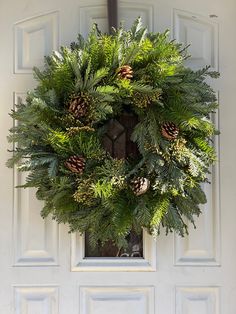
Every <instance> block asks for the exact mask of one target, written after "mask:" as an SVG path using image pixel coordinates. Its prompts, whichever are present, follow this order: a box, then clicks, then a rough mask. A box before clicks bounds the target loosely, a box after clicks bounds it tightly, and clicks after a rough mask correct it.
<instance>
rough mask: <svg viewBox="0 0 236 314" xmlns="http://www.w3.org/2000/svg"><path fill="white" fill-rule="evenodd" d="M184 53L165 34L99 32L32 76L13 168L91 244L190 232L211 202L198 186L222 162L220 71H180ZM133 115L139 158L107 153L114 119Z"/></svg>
mask: <svg viewBox="0 0 236 314" xmlns="http://www.w3.org/2000/svg"><path fill="white" fill-rule="evenodd" d="M186 58H187V55H186V49H184V48H183V47H182V46H181V45H180V44H177V43H176V42H175V41H170V40H169V39H168V32H165V33H148V32H147V30H146V29H145V28H143V27H142V25H141V21H140V19H137V20H136V21H135V22H134V24H133V26H132V28H131V29H130V30H128V31H125V30H124V29H123V28H122V27H120V28H119V29H117V30H115V29H114V30H113V34H112V35H107V34H102V33H101V32H100V31H99V30H98V28H97V26H96V25H94V27H93V29H92V31H91V32H90V34H89V36H88V39H87V40H85V39H84V38H83V37H82V36H81V35H79V36H78V40H77V41H76V42H74V43H72V44H71V46H70V47H61V49H60V51H59V52H56V51H55V52H53V54H52V55H51V56H48V57H46V58H45V66H44V69H43V70H39V69H37V68H34V73H35V77H36V79H37V80H38V85H37V87H36V88H35V90H34V91H31V92H29V93H28V95H27V99H26V102H25V103H24V104H23V103H22V104H20V105H18V106H17V108H16V109H15V110H14V111H12V112H11V114H10V115H11V116H12V118H13V119H15V120H16V121H17V123H16V124H15V126H14V127H13V128H12V129H11V130H10V135H9V137H8V139H9V141H10V142H13V143H17V146H16V145H15V148H14V150H13V152H14V154H13V157H12V158H11V159H9V160H8V162H7V165H8V166H9V167H13V166H14V165H16V167H17V169H18V170H19V171H29V174H28V177H27V180H26V183H25V184H24V185H23V187H36V188H37V193H36V195H37V198H38V199H40V200H43V201H44V207H43V209H42V212H41V214H42V216H43V217H46V216H47V215H49V214H52V217H53V218H54V219H56V220H57V222H58V223H68V224H69V226H70V231H72V232H73V231H79V232H80V233H83V232H85V231H89V233H90V240H91V243H92V244H94V245H96V243H97V241H101V242H102V243H105V242H106V241H107V240H112V241H114V242H115V243H116V244H117V245H118V246H123V245H125V241H126V240H125V238H126V237H127V235H128V234H129V232H130V230H136V232H141V230H142V228H145V229H147V230H148V231H149V232H150V233H151V234H153V235H154V236H156V235H158V234H159V232H160V228H161V227H164V228H165V229H166V232H167V233H168V232H169V231H176V232H177V233H178V234H180V235H182V236H184V235H185V234H187V233H188V228H187V221H190V222H191V223H193V224H194V218H195V216H198V215H199V214H200V213H201V210H200V208H199V204H202V203H205V202H206V196H205V194H204V192H203V190H202V188H201V183H203V182H207V181H208V179H207V177H208V173H209V167H210V166H211V165H212V163H213V162H214V161H215V160H216V154H215V151H214V148H213V146H212V137H213V136H214V135H215V134H217V130H216V129H215V126H214V125H213V124H212V122H211V119H210V116H211V113H212V112H214V110H215V109H216V108H217V103H216V96H215V93H214V91H213V90H212V88H211V87H210V86H209V85H208V84H207V83H206V78H207V77H212V78H217V77H218V73H217V72H212V71H210V69H209V67H205V68H203V69H201V70H198V71H193V70H191V69H189V68H187V67H185V66H184V60H185V59H186ZM127 112H128V113H129V114H130V113H131V114H133V115H135V116H136V117H137V120H138V123H137V124H136V126H135V127H134V129H133V132H132V135H131V140H132V141H133V142H134V143H136V144H137V147H138V151H139V153H138V155H137V156H136V157H135V158H132V157H129V156H128V157H127V158H120V159H118V158H115V157H113V156H111V155H110V154H109V153H108V151H107V150H106V149H105V148H104V146H103V144H102V143H103V137H104V133H105V132H106V127H107V123H108V121H110V120H111V119H117V118H118V117H119V116H121V115H122V114H123V113H127Z"/></svg>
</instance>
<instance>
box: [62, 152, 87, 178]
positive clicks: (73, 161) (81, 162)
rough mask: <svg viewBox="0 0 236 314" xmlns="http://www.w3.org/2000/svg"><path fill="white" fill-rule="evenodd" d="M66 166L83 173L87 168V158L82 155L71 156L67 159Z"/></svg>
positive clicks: (75, 171) (72, 170)
mask: <svg viewBox="0 0 236 314" xmlns="http://www.w3.org/2000/svg"><path fill="white" fill-rule="evenodd" d="M65 166H66V168H68V169H69V170H70V171H71V172H74V173H78V174H82V173H83V171H84V168H85V159H84V157H82V156H71V157H69V158H68V159H67V160H66V161H65Z"/></svg>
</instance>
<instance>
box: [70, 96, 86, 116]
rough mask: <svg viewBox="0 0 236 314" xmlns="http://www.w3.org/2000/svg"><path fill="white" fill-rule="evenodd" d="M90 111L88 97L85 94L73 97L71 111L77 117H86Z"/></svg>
mask: <svg viewBox="0 0 236 314" xmlns="http://www.w3.org/2000/svg"><path fill="white" fill-rule="evenodd" d="M87 111H88V99H87V97H85V96H84V95H80V96H76V97H74V98H72V100H71V101H70V103H69V112H70V113H72V114H73V116H74V117H75V118H77V119H79V118H81V117H84V116H85V115H86V114H87Z"/></svg>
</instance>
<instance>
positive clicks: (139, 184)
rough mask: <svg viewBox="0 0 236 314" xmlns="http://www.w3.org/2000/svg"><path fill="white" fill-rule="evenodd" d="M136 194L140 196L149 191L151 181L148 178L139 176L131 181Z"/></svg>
mask: <svg viewBox="0 0 236 314" xmlns="http://www.w3.org/2000/svg"><path fill="white" fill-rule="evenodd" d="M130 184H131V185H130V186H131V189H132V190H133V192H134V194H135V195H137V196H139V195H142V194H144V193H146V192H147V190H148V189H149V187H150V181H149V180H148V179H147V178H143V177H137V178H134V179H133V180H132V181H131V182H130Z"/></svg>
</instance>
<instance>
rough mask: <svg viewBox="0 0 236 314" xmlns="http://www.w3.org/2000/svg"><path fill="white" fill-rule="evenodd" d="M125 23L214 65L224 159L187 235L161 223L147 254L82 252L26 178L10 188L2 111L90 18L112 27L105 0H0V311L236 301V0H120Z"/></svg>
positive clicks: (194, 313)
mask: <svg viewBox="0 0 236 314" xmlns="http://www.w3.org/2000/svg"><path fill="white" fill-rule="evenodd" d="M118 2H119V3H118V5H119V10H118V16H119V20H124V22H125V25H126V27H127V28H129V27H130V25H131V24H132V21H133V20H134V19H135V18H136V17H137V16H139V15H140V16H142V18H143V23H144V24H145V25H147V26H148V29H149V30H150V31H164V30H166V29H167V28H168V29H170V31H171V35H170V36H171V37H172V38H176V40H177V41H179V42H182V43H184V44H185V45H186V44H189V43H191V46H190V48H189V52H190V53H191V55H192V57H191V58H189V59H188V61H187V63H186V64H187V65H188V66H190V67H191V68H193V69H199V68H200V67H202V66H205V65H206V64H209V65H211V67H212V69H214V70H219V71H220V72H221V78H220V79H219V80H217V81H215V82H210V83H211V84H212V85H213V87H214V89H215V90H216V91H217V93H218V95H219V102H220V104H221V108H220V113H219V115H218V114H216V115H214V117H213V119H214V120H215V122H216V124H217V125H219V127H220V130H221V136H220V140H219V138H217V139H215V146H216V149H217V151H218V155H219V161H218V162H217V163H216V165H215V166H214V167H213V169H212V175H211V181H212V184H211V185H206V186H204V189H205V191H206V193H207V196H208V203H207V204H206V205H205V206H203V207H202V211H203V215H202V216H201V217H200V218H199V220H198V221H197V229H196V230H194V229H192V228H190V235H189V237H187V238H184V239H183V238H180V237H178V236H175V235H173V234H170V235H168V236H167V237H166V236H165V235H164V232H163V233H162V234H161V236H160V237H159V238H158V239H157V241H156V242H155V241H154V240H153V239H152V238H151V236H150V235H148V234H147V233H146V232H144V235H143V241H144V242H143V254H144V258H143V259H136V260H135V259H129V258H127V259H116V258H113V259H112V258H89V259H86V258H85V241H84V237H83V236H81V235H79V234H72V235H70V234H68V228H67V226H64V225H60V226H58V225H57V224H56V223H55V222H53V221H51V220H50V219H46V220H45V221H43V220H42V219H41V218H40V215H39V212H40V208H41V204H40V202H38V201H37V200H35V198H34V196H33V195H34V191H33V190H32V191H31V190H27V189H26V190H15V189H13V186H14V185H17V184H21V183H22V182H23V180H24V175H22V174H19V173H17V171H16V170H14V171H11V170H9V169H7V168H6V167H5V162H6V160H7V159H8V158H9V156H10V154H11V153H10V152H7V149H9V148H10V147H9V144H8V143H7V141H6V136H7V133H8V131H7V130H8V129H9V128H10V127H11V126H12V121H11V119H10V117H8V115H7V113H8V112H9V111H10V110H11V108H13V107H14V106H15V104H17V103H19V101H21V99H24V97H25V95H26V92H27V90H28V89H32V88H33V87H34V86H35V81H34V80H33V76H32V66H34V65H37V66H39V67H40V66H41V65H42V62H43V56H44V55H47V54H49V53H51V51H52V50H54V49H58V47H59V46H60V45H68V44H69V43H70V42H71V41H73V40H75V38H76V36H77V33H79V32H80V33H82V34H83V35H85V36H86V35H87V34H88V31H89V29H90V27H91V25H92V24H93V23H94V22H97V23H98V25H99V27H100V29H101V30H102V31H106V30H107V29H108V23H107V10H106V1H105V0H88V1H75V0H67V1H65V0H52V1H46V0H42V1H34V0H19V1H14V0H8V1H6V0H5V1H4V0H3V1H1V4H0V27H1V45H2V46H1V47H2V49H1V59H0V68H1V80H0V95H1V106H0V117H1V123H0V141H1V155H0V167H1V168H0V169H1V171H0V178H1V189H0V199H1V202H0V210H1V220H0V241H1V245H0V256H1V262H0V269H1V288H0V313H3V314H13V313H14V314H15V313H17V314H58V313H60V314H68V313H70V314H77V313H80V314H101V313H103V314H108V313H110V312H111V311H112V312H114V313H115V314H123V313H128V314H131V313H132V314H133V313H138V314H154V313H155V314H199V313H201V314H235V311H236V298H235V296H236V294H235V291H236V271H235V264H236V244H235V243H236V241H235V232H234V229H235V228H234V223H235V221H236V211H235V210H234V204H235V203H236V194H235V192H234V190H235V180H234V178H235V176H236V168H235V166H234V162H235V160H236V146H235V145H234V144H232V143H231V139H232V140H233V137H234V133H235V131H236V125H235V121H234V120H235V118H234V116H235V114H236V110H235V106H234V94H235V93H234V89H235V86H234V85H235V78H234V76H235V72H236V63H235V50H236V40H235V39H234V37H233V36H231V33H232V30H234V29H236V21H235V16H234V12H235V10H236V3H235V2H234V1H233V0H226V1H224V3H223V2H222V1H219V0H205V1H203V0H199V1H194V0H188V1H187V0H165V1H164V0H149V1H145V3H144V2H143V1H141V0H129V1H118Z"/></svg>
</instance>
